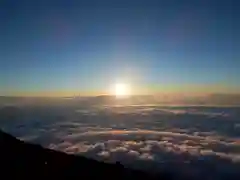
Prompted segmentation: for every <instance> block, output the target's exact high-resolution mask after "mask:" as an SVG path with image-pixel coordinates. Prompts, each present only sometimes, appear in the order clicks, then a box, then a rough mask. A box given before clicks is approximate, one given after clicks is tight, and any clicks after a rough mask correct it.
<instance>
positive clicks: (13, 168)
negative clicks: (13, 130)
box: [0, 131, 172, 180]
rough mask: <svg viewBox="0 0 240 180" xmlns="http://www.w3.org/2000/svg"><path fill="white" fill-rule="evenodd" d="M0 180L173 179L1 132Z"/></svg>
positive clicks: (163, 174)
mask: <svg viewBox="0 0 240 180" xmlns="http://www.w3.org/2000/svg"><path fill="white" fill-rule="evenodd" d="M0 145H1V148H0V159H1V160H0V163H1V173H0V179H11V178H14V179H16V178H17V179H21V178H22V179H23V178H24V179H26V178H27V179H30V178H31V179H36V178H37V179H46V178H47V179H48V178H54V179H58V178H60V179H67V178H68V179H99V180H100V179H106V178H107V179H110V178H111V179H163V180H165V179H172V178H170V176H169V175H168V174H166V173H162V174H161V175H156V174H155V175H154V174H146V173H144V172H141V171H136V170H130V169H127V168H124V167H123V166H122V165H120V164H115V165H114V164H107V163H103V162H98V161H95V160H91V159H88V158H85V157H80V156H74V155H67V154H65V153H62V152H57V151H54V150H50V149H45V148H42V147H41V146H39V145H33V144H29V143H26V142H23V141H20V140H18V139H16V138H14V137H12V136H11V135H8V134H6V133H4V132H1V131H0Z"/></svg>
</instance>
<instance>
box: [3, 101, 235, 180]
mask: <svg viewBox="0 0 240 180" xmlns="http://www.w3.org/2000/svg"><path fill="white" fill-rule="evenodd" d="M22 111H24V113H23V115H22V116H21V117H18V119H17V120H15V121H14V122H11V121H2V122H1V123H2V124H1V127H2V128H3V130H5V131H7V132H9V133H11V134H13V135H15V136H17V137H19V138H21V139H23V140H26V141H30V142H33V143H37V144H41V145H43V146H45V147H48V148H51V149H55V150H59V151H64V152H66V153H70V154H79V155H84V156H87V157H91V158H95V159H98V160H101V161H106V162H115V161H120V162H121V163H122V164H124V165H125V166H129V167H132V168H138V169H143V170H146V171H159V170H164V171H170V172H173V173H174V172H178V173H180V174H182V175H188V176H190V177H191V176H194V178H195V179H196V178H199V179H200V178H204V177H205V176H207V177H209V178H210V179H211V178H220V177H221V178H224V176H225V175H226V174H228V175H229V176H231V177H236V179H237V177H240V172H239V170H238V167H240V130H239V124H240V109H239V108H206V107H179V108H173V107H165V108H163V107H158V106H118V107H116V106H112V107H111V106H100V107H92V108H82V109H78V108H76V107H74V108H73V107H64V108H62V107H61V108H59V107H42V108H34V109H33V108H30V109H22ZM21 114H22V113H21ZM176 166H177V167H178V168H173V167H176Z"/></svg>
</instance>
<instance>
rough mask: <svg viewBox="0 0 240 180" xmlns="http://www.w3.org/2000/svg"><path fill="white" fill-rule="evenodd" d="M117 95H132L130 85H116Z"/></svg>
mask: <svg viewBox="0 0 240 180" xmlns="http://www.w3.org/2000/svg"><path fill="white" fill-rule="evenodd" d="M115 95H116V97H127V96H129V95H130V87H129V85H127V84H122V83H121V84H120V83H118V84H116V85H115Z"/></svg>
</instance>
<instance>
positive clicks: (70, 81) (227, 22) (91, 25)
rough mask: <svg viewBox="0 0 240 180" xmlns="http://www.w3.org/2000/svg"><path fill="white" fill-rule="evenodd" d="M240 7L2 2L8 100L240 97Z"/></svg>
mask: <svg viewBox="0 0 240 180" xmlns="http://www.w3.org/2000/svg"><path fill="white" fill-rule="evenodd" d="M237 2H238V1H237V0H236V1H231V0H226V1H221V0H216V1H211V0H199V1H196V0H189V1H185V0H183V1H181V0H175V1H173V0H166V1H161V0H158V1H151V0H146V1H143V0H138V1H136V2H135V1H130V0H129V1H126V0H121V1H114V0H109V1H104V0H103V1H93V0H88V1H86V2H83V1H70V0H65V1H63V0H58V1H50V0H49V1H45V0H42V1H39V2H36V1H32V0H31V1H21V0H16V1H11V0H8V1H5V2H2V1H1V5H0V93H1V94H0V95H20V94H21V95H31V94H32V95H36V94H38V95H46V94H51V93H52V94H55V95H56V94H61V93H62V94H71V93H80V94H89V95H90V94H101V93H106V92H107V91H108V89H109V86H111V85H112V84H114V83H115V82H123V83H128V84H131V86H132V91H133V92H135V93H143V92H148V93H158V92H167V91H176V92H177V91H186V90H188V91H203V92H205V91H206V92H208V91H212V92H225V93H230V92H231V93H232V92H234V93H237V92H240V91H239V90H240V88H239V87H240V59H239V58H240V35H239V32H240V23H239V22H240V21H239V18H240V12H238V9H239V8H238V7H239V5H240V4H237Z"/></svg>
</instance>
